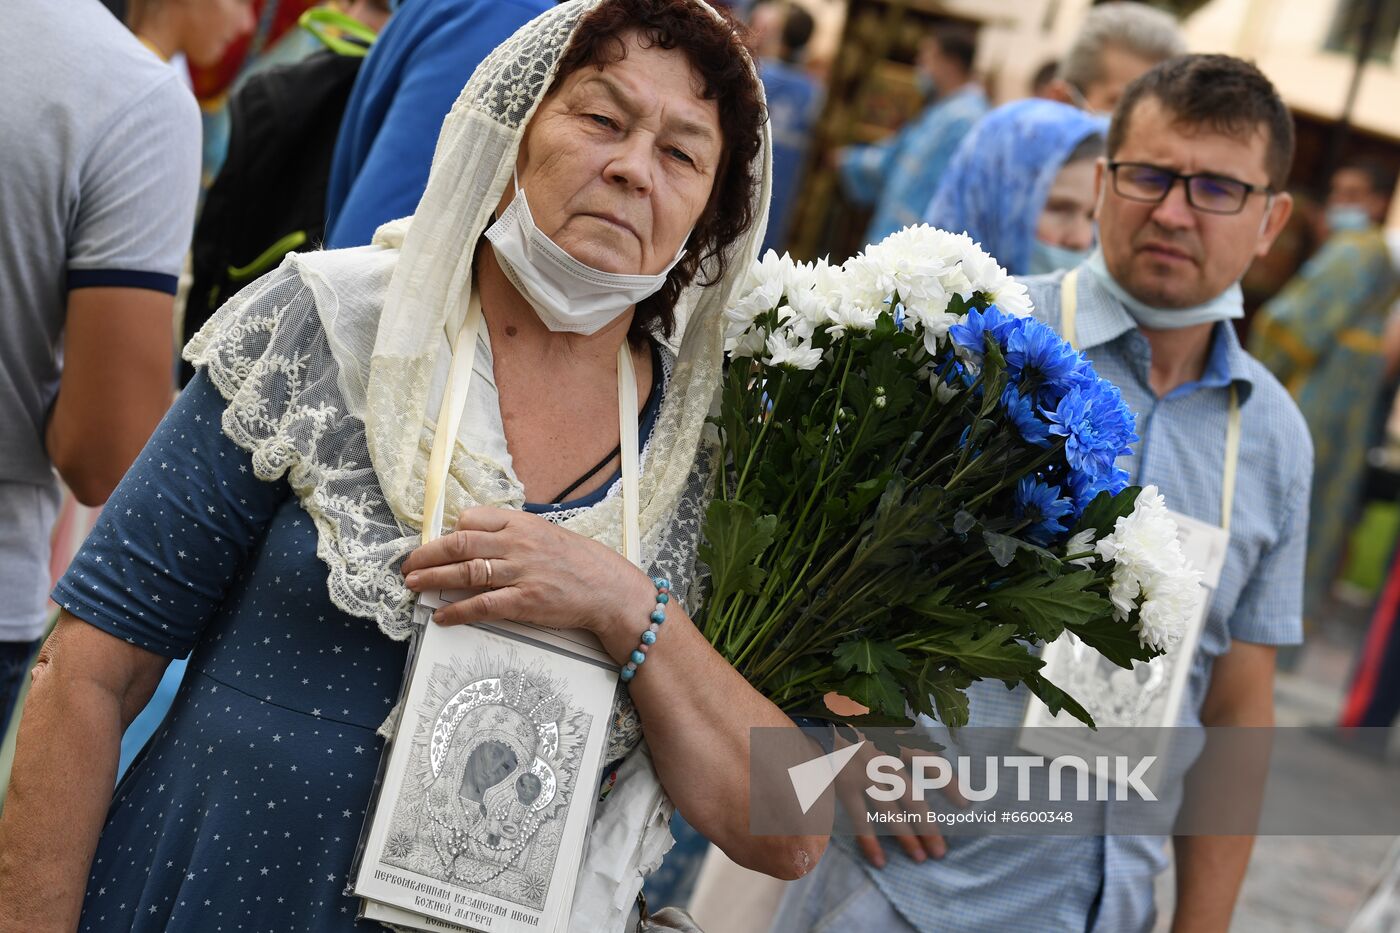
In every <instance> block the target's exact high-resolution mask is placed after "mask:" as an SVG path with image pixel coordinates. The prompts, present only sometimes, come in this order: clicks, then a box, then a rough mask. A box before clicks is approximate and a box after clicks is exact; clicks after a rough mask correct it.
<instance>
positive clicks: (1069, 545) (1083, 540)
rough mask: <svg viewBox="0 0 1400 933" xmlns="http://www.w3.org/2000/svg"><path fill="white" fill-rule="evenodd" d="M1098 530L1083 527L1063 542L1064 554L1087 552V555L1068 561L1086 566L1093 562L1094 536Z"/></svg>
mask: <svg viewBox="0 0 1400 933" xmlns="http://www.w3.org/2000/svg"><path fill="white" fill-rule="evenodd" d="M1097 534H1098V531H1097V530H1096V529H1094V528H1085V529H1084V530H1083V531H1081V532H1079V534H1077V535H1074V536H1073V537H1071V538H1070V539H1069V540H1068V541H1066V542H1065V556H1066V557H1068V556H1070V555H1071V554H1089V555H1090V556H1089V557H1080V558H1077V559H1075V560H1072V561H1070V563H1071V564H1075V565H1077V566H1079V567H1087V566H1089V565H1090V564H1092V563H1093V562H1094V558H1093V556H1092V552H1093V550H1094V538H1095V536H1096V535H1097Z"/></svg>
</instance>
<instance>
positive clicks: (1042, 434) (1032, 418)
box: [1001, 385, 1050, 447]
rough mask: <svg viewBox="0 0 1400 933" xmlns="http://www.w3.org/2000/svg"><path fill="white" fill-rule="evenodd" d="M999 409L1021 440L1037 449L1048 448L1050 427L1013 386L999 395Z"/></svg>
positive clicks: (1032, 404)
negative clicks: (1002, 411)
mask: <svg viewBox="0 0 1400 933" xmlns="http://www.w3.org/2000/svg"><path fill="white" fill-rule="evenodd" d="M1001 407H1002V409H1003V410H1004V411H1005V412H1006V416H1007V417H1008V418H1010V419H1011V423H1012V424H1014V425H1016V430H1017V431H1019V432H1020V434H1021V438H1022V440H1024V441H1025V442H1026V443H1028V444H1034V445H1036V446H1037V447H1049V446H1050V426H1049V425H1048V424H1046V423H1045V419H1043V418H1041V417H1040V415H1038V414H1037V413H1036V410H1035V404H1034V403H1033V402H1032V401H1031V399H1030V398H1029V397H1027V396H1024V395H1022V394H1021V391H1020V390H1019V389H1018V388H1016V386H1014V385H1009V386H1007V387H1006V389H1005V390H1004V391H1003V392H1002V393H1001Z"/></svg>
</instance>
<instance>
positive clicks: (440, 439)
mask: <svg viewBox="0 0 1400 933" xmlns="http://www.w3.org/2000/svg"><path fill="white" fill-rule="evenodd" d="M481 322H482V317H481V299H480V298H479V297H478V296H477V294H476V291H475V290H473V291H472V293H471V297H470V298H469V299H468V302H467V314H466V317H464V318H463V319H462V326H461V328H460V329H459V330H458V331H457V339H456V340H455V341H453V344H452V368H451V369H450V370H449V371H448V374H447V386H446V388H445V389H444V390H443V393H442V405H441V406H440V407H439V409H438V417H437V426H436V428H435V429H434V431H433V449H432V453H431V454H430V455H429V457H428V475H427V477H426V483H425V488H424V495H423V543H424V544H427V543H428V542H429V541H432V540H433V539H434V538H437V537H439V536H440V535H441V534H442V522H443V509H444V507H445V505H446V489H447V473H448V468H449V467H450V466H451V461H452V449H453V446H454V444H455V441H456V438H457V432H458V431H459V429H460V428H461V426H462V412H463V411H464V410H465V408H466V405H467V391H468V389H470V388H471V381H472V367H473V365H475V363H476V344H477V336H478V334H479V333H480V331H481ZM617 406H618V429H619V432H620V434H621V440H622V443H621V447H622V554H623V556H624V557H626V558H627V559H628V560H629V561H631V562H632V563H633V564H634V565H636V566H638V567H640V566H641V565H642V535H641V520H640V517H639V515H640V510H639V506H638V498H639V496H638V492H637V487H638V485H639V484H640V477H641V466H640V461H641V457H640V454H639V453H638V446H639V445H638V438H637V374H636V370H635V368H634V367H633V365H632V351H631V350H630V349H629V347H628V345H627V341H626V340H624V341H623V342H622V346H620V347H618V350H617Z"/></svg>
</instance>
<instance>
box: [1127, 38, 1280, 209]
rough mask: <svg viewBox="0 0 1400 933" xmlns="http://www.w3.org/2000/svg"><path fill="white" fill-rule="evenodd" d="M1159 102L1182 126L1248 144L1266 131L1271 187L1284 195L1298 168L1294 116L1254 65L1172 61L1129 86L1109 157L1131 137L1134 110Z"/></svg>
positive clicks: (1186, 58) (1218, 59)
mask: <svg viewBox="0 0 1400 933" xmlns="http://www.w3.org/2000/svg"><path fill="white" fill-rule="evenodd" d="M1148 98H1151V99H1154V100H1156V101H1157V102H1158V103H1159V104H1160V105H1161V106H1162V109H1163V110H1165V111H1166V112H1167V113H1168V114H1170V115H1171V117H1172V120H1173V122H1174V123H1177V124H1179V125H1181V126H1186V127H1192V128H1199V129H1206V130H1210V131H1211V132H1213V133H1222V134H1224V135H1226V136H1233V137H1236V138H1237V139H1242V140H1247V139H1249V138H1250V137H1252V136H1253V135H1254V134H1255V133H1257V132H1259V131H1260V130H1263V132H1264V134H1265V136H1266V137H1267V139H1268V146H1267V148H1266V149H1265V151H1264V168H1265V171H1266V172H1268V175H1269V185H1270V187H1272V188H1273V189H1274V190H1276V191H1282V190H1283V189H1284V187H1285V186H1286V185H1287V184H1288V173H1289V171H1290V170H1291V169H1292V167H1293V145H1294V143H1293V115H1292V114H1291V113H1290V112H1289V110H1288V107H1287V105H1286V104H1284V102H1283V98H1281V97H1279V93H1278V91H1277V89H1275V88H1274V85H1273V83H1272V82H1271V81H1269V79H1268V78H1266V77H1265V76H1264V73H1263V72H1262V71H1260V70H1259V69H1258V68H1256V67H1255V66H1254V65H1252V64H1250V63H1249V62H1247V61H1245V60H1244V59H1241V58H1235V57H1234V56H1232V55H1216V54H1196V55H1178V56H1177V57H1176V58H1169V59H1167V60H1166V61H1164V62H1162V63H1161V64H1159V65H1157V66H1156V67H1154V68H1153V69H1152V70H1150V71H1148V72H1146V73H1145V74H1143V75H1141V76H1140V77H1138V78H1137V80H1135V81H1133V83H1132V84H1129V85H1128V87H1127V88H1126V89H1125V90H1124V91H1123V97H1122V99H1121V100H1119V101H1118V107H1117V109H1116V110H1114V111H1113V121H1112V122H1111V123H1110V124H1109V127H1108V157H1109V158H1110V159H1112V158H1113V157H1114V155H1116V154H1117V152H1118V149H1119V147H1120V146H1122V145H1123V141H1124V140H1125V139H1127V137H1128V130H1129V128H1130V126H1131V125H1132V118H1133V112H1134V110H1135V109H1136V108H1137V105H1138V104H1139V103H1140V102H1141V101H1143V100H1145V99H1148Z"/></svg>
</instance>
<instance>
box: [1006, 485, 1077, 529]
mask: <svg viewBox="0 0 1400 933" xmlns="http://www.w3.org/2000/svg"><path fill="white" fill-rule="evenodd" d="M1073 513H1074V503H1073V502H1071V501H1070V500H1069V499H1065V498H1062V497H1061V496H1060V487H1058V486H1047V485H1046V484H1045V483H1042V482H1040V480H1038V479H1036V478H1035V477H1033V476H1023V477H1021V480H1020V482H1018V483H1017V484H1016V517H1017V518H1021V519H1025V520H1026V521H1029V522H1030V523H1031V524H1030V526H1029V527H1028V528H1027V529H1026V530H1025V532H1024V534H1025V536H1026V538H1027V540H1029V541H1032V542H1034V543H1035V544H1039V545H1046V544H1049V543H1051V542H1052V541H1054V540H1055V539H1056V538H1059V537H1061V536H1063V535H1064V534H1065V533H1066V532H1067V531H1068V530H1069V529H1068V528H1066V527H1065V525H1064V523H1063V522H1062V521H1061V519H1064V518H1066V517H1068V516H1072V515H1073Z"/></svg>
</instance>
